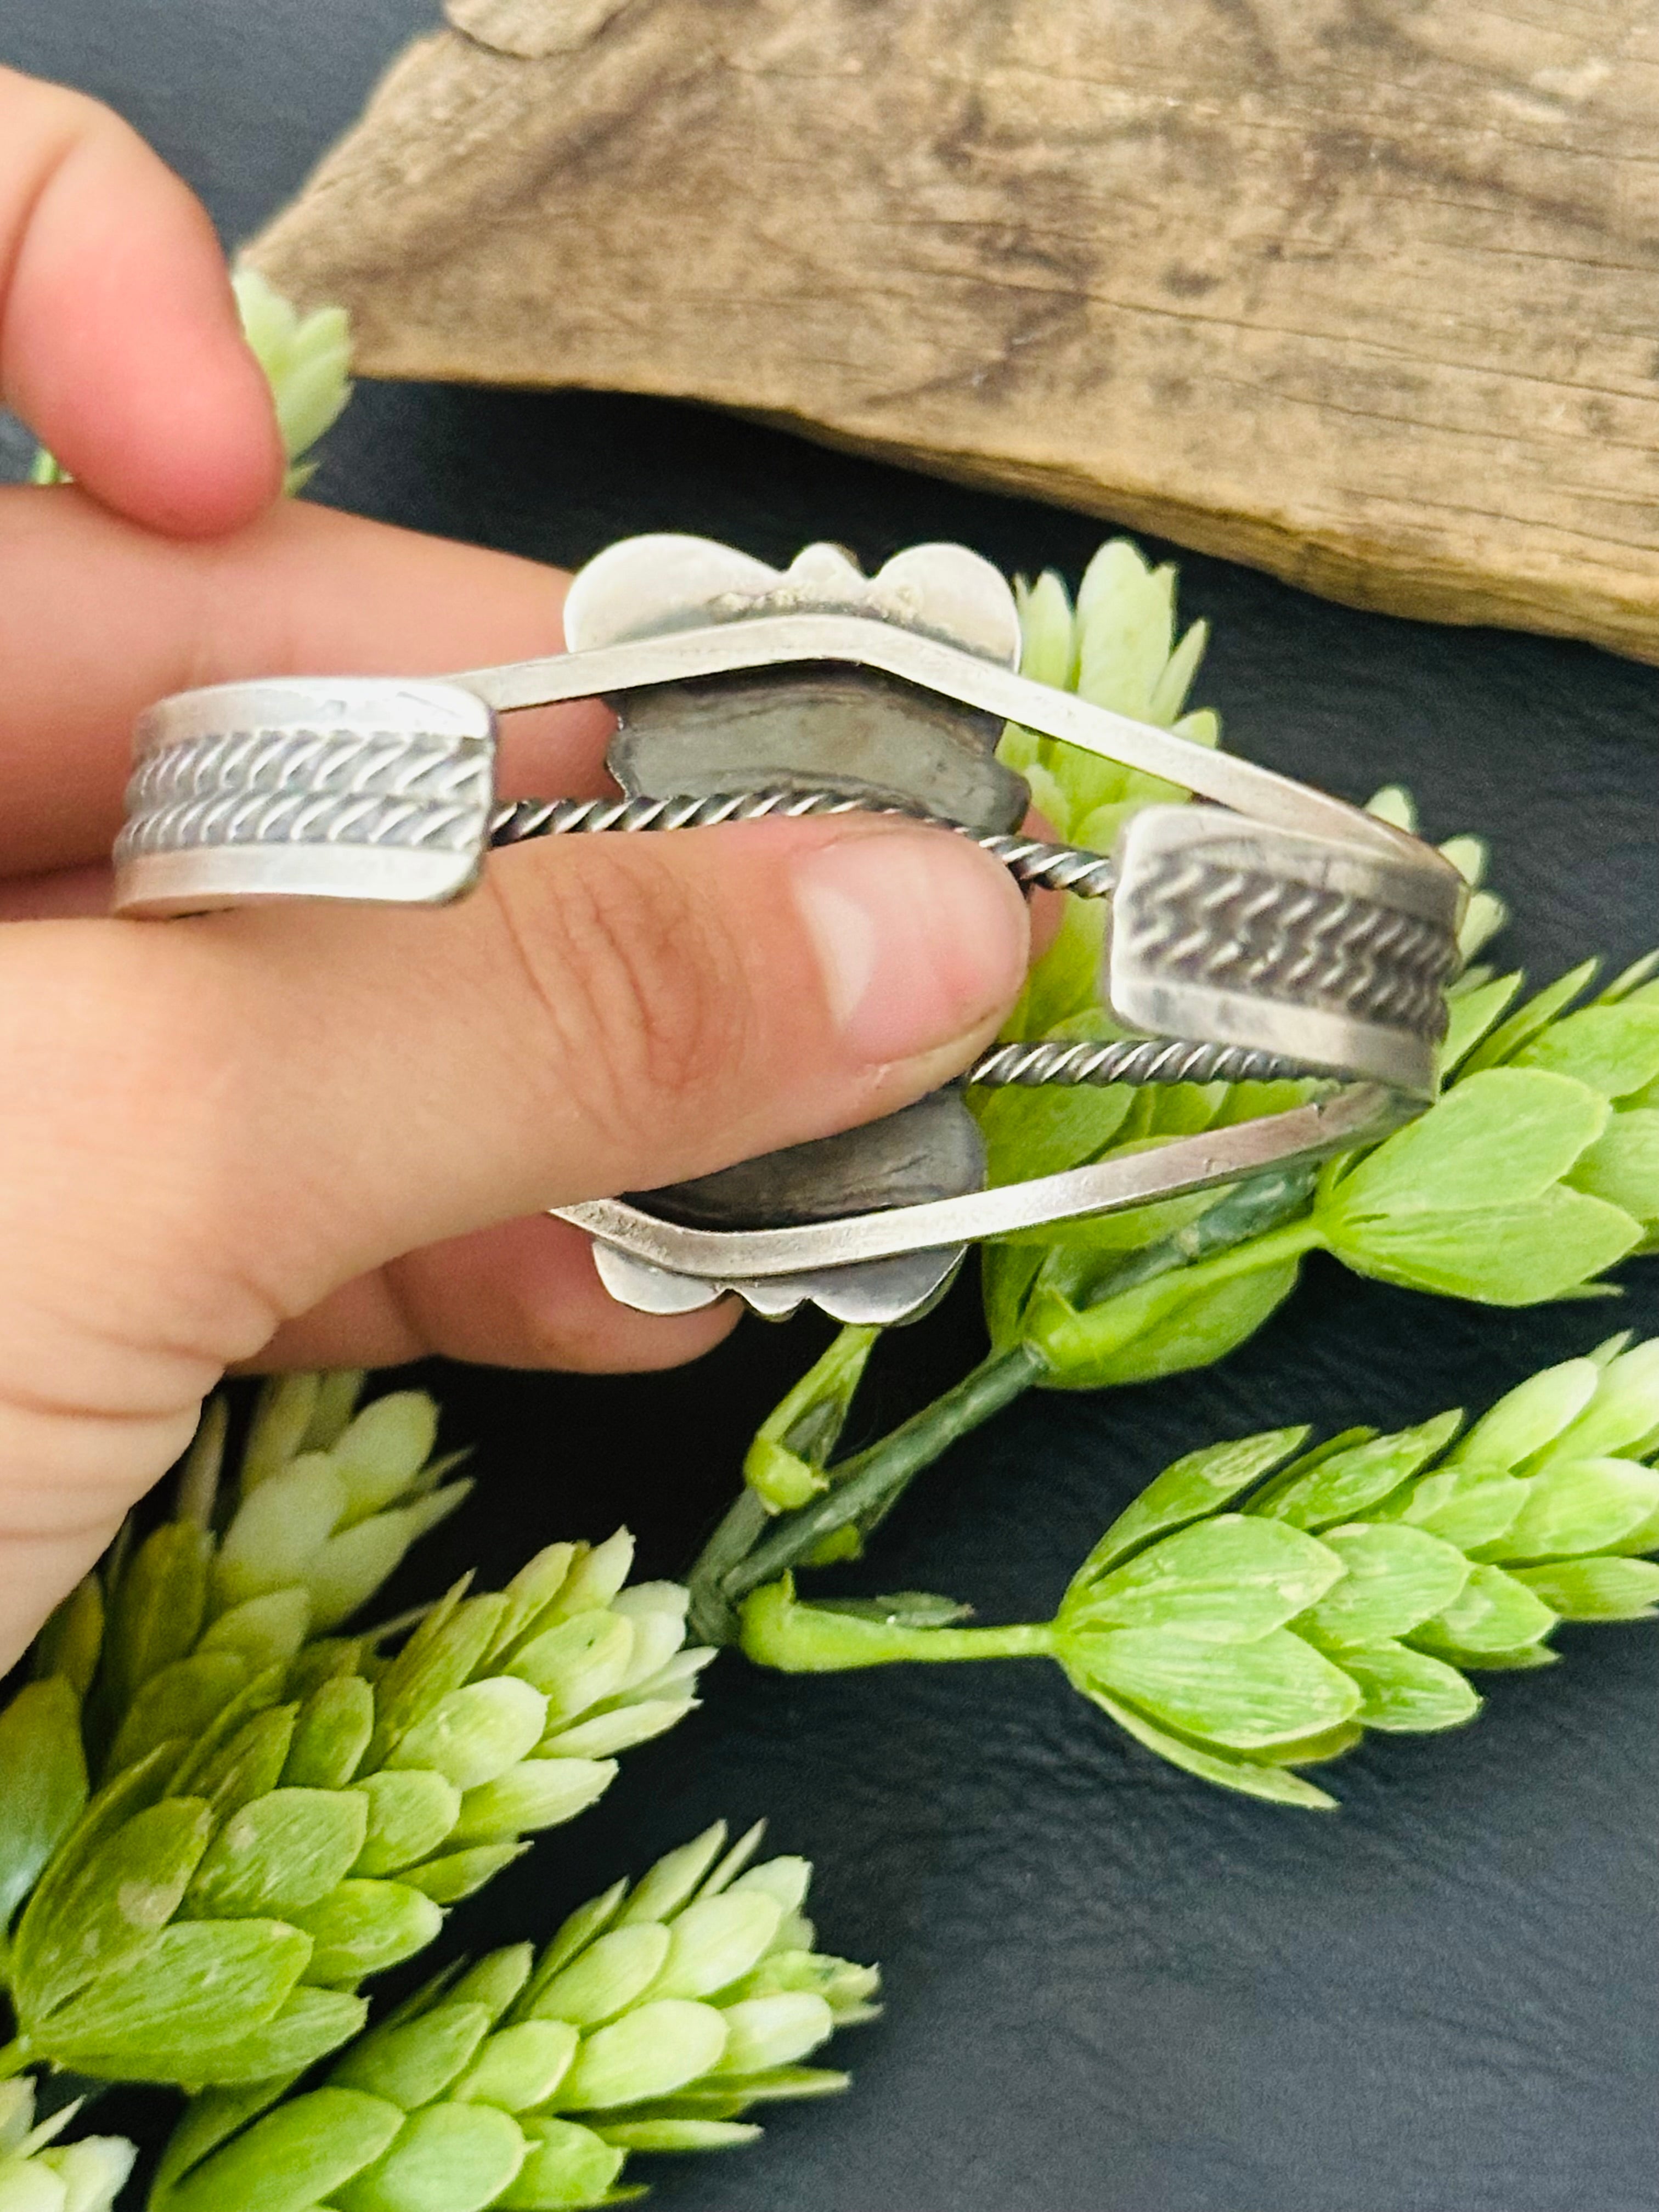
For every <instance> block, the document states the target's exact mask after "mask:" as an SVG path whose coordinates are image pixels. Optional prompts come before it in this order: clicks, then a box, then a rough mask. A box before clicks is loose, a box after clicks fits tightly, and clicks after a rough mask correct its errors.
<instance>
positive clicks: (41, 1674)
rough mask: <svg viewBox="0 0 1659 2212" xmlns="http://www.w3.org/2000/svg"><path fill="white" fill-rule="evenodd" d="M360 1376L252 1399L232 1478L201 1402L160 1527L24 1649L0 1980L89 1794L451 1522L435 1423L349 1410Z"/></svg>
mask: <svg viewBox="0 0 1659 2212" xmlns="http://www.w3.org/2000/svg"><path fill="white" fill-rule="evenodd" d="M362 1383H363V1377H362V1375H361V1374H360V1373H357V1372H356V1371H355V1370H353V1371H350V1372H344V1371H341V1372H336V1373H333V1374H329V1375H317V1374H302V1375H293V1376H287V1377H285V1378H283V1380H282V1381H280V1382H273V1383H267V1384H266V1385H265V1386H264V1389H263V1391H262V1392H261V1394H260V1397H259V1400H258V1405H257V1407H256V1409H255V1412H254V1415H253V1419H252V1424H251V1425H250V1428H249V1432H248V1437H247V1441H246V1448H245V1449H244V1451H243V1453H242V1455H241V1460H240V1466H239V1468H238V1469H237V1471H236V1474H235V1476H234V1480H232V1481H230V1482H226V1481H225V1480H224V1479H223V1478H224V1465H223V1462H224V1449H225V1437H226V1427H227V1414H226V1407H225V1405H224V1402H223V1401H222V1400H216V1401H213V1402H212V1403H211V1404H210V1406H209V1407H208V1408H207V1409H206V1412H205V1413H204V1416H203V1420H202V1425H201V1427H200V1428H199V1430H198V1431H197V1436H196V1439H195V1442H194V1443H193V1444H192V1445H191V1450H190V1453H189V1455H188V1456H187V1458H186V1460H185V1465H184V1468H183V1470H182V1472H181V1475H180V1478H179V1496H178V1505H177V1510H176V1512H175V1514H174V1516H173V1518H172V1519H170V1520H168V1521H167V1522H163V1523H162V1525H161V1527H159V1528H155V1529H154V1530H152V1532H151V1533H150V1534H149V1536H147V1537H146V1538H145V1539H144V1540H143V1541H142V1542H140V1543H137V1545H134V1544H133V1543H132V1542H131V1541H128V1540H127V1539H125V1538H124V1539H123V1541H122V1542H121V1543H119V1544H118V1545H117V1546H116V1547H115V1548H114V1551H113V1552H112V1554H111V1556H110V1558H109V1559H107V1560H106V1561H105V1563H104V1564H103V1565H102V1566H101V1567H100V1569H99V1571H97V1572H96V1573H94V1574H93V1575H90V1576H88V1577H87V1579H86V1580H85V1581H84V1582H83V1583H81V1584H80V1586H79V1587H78V1588H77V1589H76V1590H75V1591H74V1593H73V1594H72V1595H71V1596H70V1598H68V1599H67V1600H66V1601H64V1604H63V1605H62V1606H60V1607H58V1611H57V1612H56V1613H54V1614H53V1616H52V1620H50V1621H49V1622H48V1623H47V1625H46V1628H45V1629H44V1630H43V1631H42V1632H41V1634H40V1637H39V1638H37V1639H36V1642H35V1645H34V1650H33V1669H34V1673H35V1675H36V1677H37V1679H36V1680H33V1682H31V1683H29V1684H27V1686H25V1687H24V1688H23V1689H21V1691H19V1692H18V1693H17V1694H16V1696H15V1698H14V1699H12V1701H11V1703H10V1705H9V1706H8V1707H7V1708H6V1710H5V1711H4V1712H3V1714H0V1776H3V1777H4V1778H5V1784H6V1786H5V1787H4V1789H3V1790H0V1967H3V1960H4V1948H3V1946H4V1937H5V1935H6V1931H7V1929H9V1926H10V1923H11V1922H12V1920H13V1919H14V1918H15V1915H16V1913H17V1911H18V1909H19V1908H20V1907H21V1905H22V1904H23V1902H24V1900H25V1899H26V1898H27V1896H28V1894H29V1892H30V1891H31V1890H32V1889H33V1886H34V1883H35V1881H36V1880H37V1879H38V1878H39V1876H40V1874H41V1873H42V1871H43V1870H44V1869H45V1868H46V1865H47V1863H48V1862H49V1861H50V1859H51V1857H52V1853H53V1852H54V1851H55V1850H56V1849H57V1847H58V1844H60V1843H61V1842H62V1841H63V1840H64V1837H65V1836H66V1835H67V1834H68V1832H69V1830H70V1827H71V1826H73V1825H74V1823H75V1821H76V1820H77V1819H78V1818H79V1816H80V1814H81V1813H82V1810H83V1809H84V1808H85V1806H86V1802H87V1797H88V1790H89V1788H90V1786H91V1784H93V1783H94V1781H95V1782H104V1781H107V1780H109V1779H110V1778H112V1776H113V1775H114V1774H116V1773H118V1771H120V1769H121V1768H122V1767H123V1766H125V1765H130V1764H131V1762H132V1760H133V1759H136V1758H138V1757H141V1756H142V1755H143V1753H146V1752H148V1751H149V1750H150V1749H152V1748H153V1747H154V1746H155V1743H156V1742H157V1741H158V1740H159V1739H158V1735H157V1730H158V1729H160V1730H161V1733H162V1734H164V1735H165V1734H172V1735H175V1736H178V1737H179V1738H183V1737H185V1736H186V1735H191V1734H192V1733H195V1732H197V1731H201V1730H205V1729H209V1728H210V1727H211V1726H212V1725H213V1724H214V1723H216V1721H217V1720H218V1719H219V1717H220V1716H221V1715H222V1713H223V1712H224V1711H227V1710H228V1709H231V1708H234V1706H235V1705H236V1701H237V1700H238V1699H241V1698H242V1697H243V1696H244V1694H245V1693H246V1692H248V1691H249V1690H250V1686H252V1685H253V1684H254V1683H255V1682H256V1680H265V1681H267V1682H268V1681H269V1680H270V1675H271V1670H272V1669H273V1668H281V1667H283V1666H285V1665H289V1664H290V1663H292V1662H295V1660H296V1659H297V1657H298V1655H299V1654H300V1652H301V1649H302V1648H303V1647H304V1646H305V1645H306V1643H307V1638H310V1637H312V1636H313V1633H314V1632H318V1631H326V1630H330V1629H333V1628H336V1627H337V1626H339V1625H340V1623H341V1622H342V1621H343V1620H346V1619H347V1618H348V1617H349V1614H350V1613H353V1612H355V1611H356V1610H357V1608H358V1607H361V1606H362V1605H364V1604H366V1603H367V1602H368V1600H369V1599H370V1598H371V1597H372V1596H373V1595H374V1593H375V1591H376V1590H378V1589H380V1585H381V1584H382V1583H383V1582H384V1581H385V1580H386V1577H387V1576H389V1575H390V1574H391V1573H392V1571H393V1569H394V1568H396V1567H397V1566H398V1565H400V1564H401V1562H402V1560H403V1559H404V1554H405V1553H407V1551H408V1549H409V1547H410V1545H411V1544H412V1543H413V1542H414V1541H416V1538H417V1537H418V1536H420V1535H422V1534H424V1533H425V1532H426V1531H427V1530H428V1528H433V1527H434V1526H435V1524H436V1523H437V1522H440V1521H441V1520H442V1519H444V1518H445V1516H447V1514H449V1513H450V1512H452V1511H453V1509H454V1508H455V1506H456V1505H458V1504H459V1503H460V1501H461V1499H462V1498H465V1496H466V1494H467V1492H468V1490H469V1489H470V1488H471V1485H470V1484H469V1483H467V1482H465V1481H462V1482H447V1481H446V1480H445V1477H446V1475H447V1474H449V1473H450V1472H451V1471H452V1470H453V1468H454V1466H455V1465H456V1463H457V1461H458V1460H459V1457H460V1456H461V1455H459V1454H450V1455H447V1456H441V1457H435V1456H434V1455H433V1444H434V1441H435V1437H436V1433H437V1425H438V1410H437V1407H436V1406H435V1404H434V1402H433V1401H432V1400H431V1399H430V1398H429V1397H428V1396H427V1395H426V1394H425V1393H424V1392H422V1391H414V1390H403V1391H397V1392H394V1393H392V1394H391V1395H388V1396H386V1397H383V1398H380V1399H377V1400H375V1401H374V1403H373V1404H372V1405H370V1406H368V1407H365V1408H364V1409H363V1410H362V1412H361V1413H360V1412H358V1411H357V1400H358V1398H359V1396H360V1395H361V1393H362Z"/></svg>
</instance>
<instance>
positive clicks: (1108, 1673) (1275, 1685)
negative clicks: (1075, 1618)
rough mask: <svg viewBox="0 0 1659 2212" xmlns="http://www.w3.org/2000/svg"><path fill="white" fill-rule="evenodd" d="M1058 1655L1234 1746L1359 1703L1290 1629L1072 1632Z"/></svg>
mask: <svg viewBox="0 0 1659 2212" xmlns="http://www.w3.org/2000/svg"><path fill="white" fill-rule="evenodd" d="M1262 1525H1263V1526H1264V1527H1265V1526H1267V1525H1270V1524H1267V1523H1263V1524H1262ZM1517 1640H1518V1639H1517ZM1056 1656H1059V1657H1060V1662H1061V1664H1062V1665H1063V1666H1064V1667H1065V1668H1066V1673H1067V1674H1070V1675H1071V1677H1072V1679H1073V1681H1074V1682H1075V1683H1076V1684H1077V1686H1078V1687H1079V1689H1081V1690H1083V1691H1085V1692H1091V1691H1095V1690H1099V1691H1101V1692H1103V1693H1104V1694H1105V1695H1106V1696H1108V1697H1115V1698H1118V1699H1126V1700H1127V1701H1128V1702H1129V1703H1131V1704H1133V1705H1139V1706H1140V1707H1142V1708H1143V1709H1144V1710H1145V1711H1147V1712H1149V1713H1151V1714H1152V1716H1153V1717H1155V1718H1156V1719H1158V1720H1160V1721H1162V1722H1164V1723H1166V1724H1167V1725H1168V1726H1169V1727H1170V1728H1172V1729H1178V1730H1179V1731H1180V1732H1181V1733H1182V1735H1190V1736H1195V1737H1197V1738H1199V1739H1200V1740H1201V1741H1204V1742H1206V1743H1213V1744H1216V1745H1218V1746H1219V1747H1222V1748H1224V1749H1225V1750H1229V1751H1258V1750H1262V1749H1265V1748H1267V1747H1268V1746H1270V1745H1273V1744H1279V1743H1288V1742H1291V1741H1293V1740H1294V1739H1295V1738H1296V1737H1297V1736H1305V1735H1316V1734H1318V1733H1319V1732H1320V1731H1321V1730H1322V1729H1328V1728H1334V1727H1336V1726H1337V1725H1338V1723H1340V1722H1342V1721H1346V1720H1350V1719H1352V1717H1353V1715H1354V1713H1355V1712H1356V1711H1358V1706H1359V1692H1358V1690H1357V1689H1356V1688H1355V1686H1354V1685H1353V1684H1352V1682H1351V1681H1350V1680H1348V1678H1347V1676H1346V1674H1343V1673H1342V1672H1341V1671H1340V1669H1339V1668H1335V1667H1334V1666H1333V1665H1332V1664H1331V1662H1330V1661H1329V1660H1328V1659H1326V1658H1324V1657H1323V1656H1322V1655H1321V1654H1320V1653H1319V1652H1317V1651H1316V1650H1314V1649H1313V1647H1312V1645H1311V1644H1306V1643H1304V1641H1303V1639H1302V1638H1300V1637H1299V1636H1297V1635H1295V1634H1294V1633H1293V1632H1291V1630H1290V1629H1288V1628H1279V1629H1275V1630H1273V1632H1272V1633H1271V1634H1270V1635H1267V1636H1263V1637H1261V1638H1258V1639H1257V1641H1256V1642H1255V1643H1254V1644H1206V1643H1201V1642H1200V1641H1199V1640H1198V1639H1197V1638H1193V1637H1187V1636H1177V1635H1176V1634H1174V1633H1173V1632H1171V1631H1170V1630H1169V1629H1161V1628H1127V1629H1115V1630H1109V1631H1107V1632H1103V1633H1097V1632H1083V1633H1079V1634H1073V1635H1069V1636H1067V1637H1066V1638H1064V1640H1063V1642H1061V1643H1060V1644H1059V1645H1058V1646H1057V1652H1056Z"/></svg>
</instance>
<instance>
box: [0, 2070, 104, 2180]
mask: <svg viewBox="0 0 1659 2212" xmlns="http://www.w3.org/2000/svg"><path fill="white" fill-rule="evenodd" d="M78 2109H79V2106H77V2105H68V2106H64V2108H63V2109H62V2110H61V2111H59V2112H54V2113H53V2114H52V2118H50V2119H47V2120H43V2121H42V2122H41V2123H40V2126H39V2127H37V2126H36V2125H35V2124H34V2084H33V2081H4V2082H0V2212H111V2207H112V2205H113V2204H114V2202H115V2199H116V2197H118V2195H119V2194H120V2191H121V2189H122V2186H123V2185H124V2184H125V2181H126V2178H127V2176H128V2174H129V2173H130V2172H131V2171H132V2164H133V2160H134V2157H135V2155H136V2153H135V2150H134V2146H133V2145H132V2144H131V2143H130V2142H127V2140H126V2139H125V2136H82V2138H81V2139H80V2141H79V2142H69V2143H62V2142H58V2141H57V2140H56V2138H57V2137H58V2136H59V2135H61V2134H62V2132H63V2130H64V2128H66V2127H67V2126H68V2125H69V2124H70V2122H71V2121H72V2120H73V2119H74V2118H75V2115H76V2112H77V2110H78Z"/></svg>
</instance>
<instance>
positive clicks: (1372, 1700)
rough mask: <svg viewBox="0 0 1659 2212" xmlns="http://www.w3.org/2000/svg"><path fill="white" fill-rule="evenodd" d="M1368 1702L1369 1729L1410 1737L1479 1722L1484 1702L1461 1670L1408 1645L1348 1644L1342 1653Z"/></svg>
mask: <svg viewBox="0 0 1659 2212" xmlns="http://www.w3.org/2000/svg"><path fill="white" fill-rule="evenodd" d="M1336 1657H1337V1660H1338V1662H1339V1663H1340V1666H1341V1668H1342V1671H1343V1673H1344V1674H1346V1675H1347V1676H1349V1677H1350V1679H1351V1680H1353V1681H1354V1682H1356V1683H1358V1686H1359V1691H1360V1694H1361V1696H1362V1698H1363V1699H1364V1702H1363V1704H1362V1705H1360V1708H1359V1711H1358V1715H1357V1716H1356V1717H1357V1718H1358V1719H1359V1720H1360V1721H1363V1722H1364V1725H1365V1726H1366V1727H1367V1728H1374V1729H1388V1730H1390V1731H1393V1732H1396V1733H1400V1734H1406V1735H1421V1734H1424V1733H1425V1732H1427V1731H1429V1730H1431V1729H1448V1728H1457V1727H1459V1726H1461V1725H1462V1723H1463V1722H1464V1721H1467V1720H1473V1719H1474V1716H1475V1714H1476V1713H1477V1712H1479V1711H1480V1698H1479V1697H1478V1696H1477V1695H1476V1693H1475V1691H1474V1687H1473V1686H1472V1685H1471V1684H1470V1683H1469V1682H1468V1681H1467V1680H1465V1679H1464V1677H1463V1676H1462V1674H1459V1673H1458V1671H1457V1669H1456V1668H1455V1667H1450V1666H1448V1665H1447V1664H1446V1662H1445V1661H1444V1660H1443V1659H1434V1658H1431V1656H1429V1654H1428V1653H1427V1652H1426V1651H1413V1650H1411V1649H1410V1648H1409V1647H1408V1646H1407V1645H1406V1644H1395V1643H1392V1642H1387V1641H1379V1642H1377V1643H1376V1644H1361V1645H1352V1644H1344V1645H1343V1646H1342V1648H1341V1649H1340V1650H1339V1651H1338V1652H1337V1654H1336Z"/></svg>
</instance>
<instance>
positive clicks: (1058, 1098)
mask: <svg viewBox="0 0 1659 2212" xmlns="http://www.w3.org/2000/svg"><path fill="white" fill-rule="evenodd" d="M1130 1103H1131V1093H1130V1091H1129V1088H1128V1085H1127V1084H1118V1083H1113V1084H1089V1083H1079V1084H1072V1085H1058V1084H1055V1085H1048V1086H1047V1087H1046V1088H1040V1089H1030V1090H1028V1089H1026V1088H1024V1086H1022V1085H1018V1084H1010V1085H1007V1086H1006V1088H1004V1089H1000V1090H994V1091H986V1092H985V1093H984V1094H983V1095H982V1096H981V1097H977V1098H975V1102H974V1118H975V1121H977V1122H978V1123H979V1126H980V1131H981V1134H982V1135H983V1137H984V1139H985V1155H986V1173H987V1181H988V1182H991V1183H993V1184H997V1183H1005V1182H1024V1181H1025V1180H1026V1179H1027V1178H1028V1177H1030V1176H1044V1175H1056V1174H1058V1173H1059V1172H1060V1170H1061V1169H1062V1168H1073V1167H1080V1166H1081V1165H1082V1164H1084V1162H1085V1160H1096V1159H1098V1158H1100V1156H1101V1154H1102V1153H1103V1152H1105V1151H1107V1150H1108V1148H1109V1146H1111V1144H1112V1142H1113V1140H1114V1139H1115V1137H1116V1136H1117V1133H1118V1132H1119V1130H1120V1129H1121V1127H1122V1126H1123V1124H1124V1122H1125V1121H1126V1120H1127V1118H1128V1113H1129V1106H1130Z"/></svg>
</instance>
